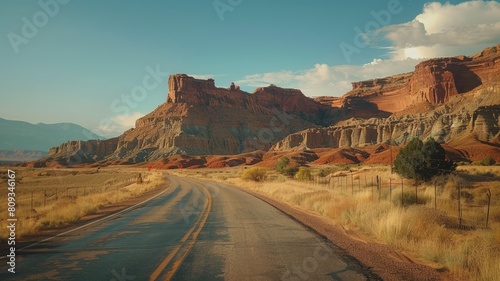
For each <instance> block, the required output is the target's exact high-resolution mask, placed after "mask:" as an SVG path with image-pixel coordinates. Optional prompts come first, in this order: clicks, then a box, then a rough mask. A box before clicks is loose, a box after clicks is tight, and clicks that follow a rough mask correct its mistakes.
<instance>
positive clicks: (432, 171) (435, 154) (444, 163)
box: [423, 137, 457, 181]
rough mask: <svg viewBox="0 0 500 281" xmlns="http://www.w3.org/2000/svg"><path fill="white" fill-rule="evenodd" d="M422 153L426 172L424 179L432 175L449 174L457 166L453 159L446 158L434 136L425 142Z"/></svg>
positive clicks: (428, 178)
mask: <svg viewBox="0 0 500 281" xmlns="http://www.w3.org/2000/svg"><path fill="white" fill-rule="evenodd" d="M424 153H425V156H426V172H425V174H424V175H423V178H424V179H425V180H426V181H428V180H430V179H431V178H432V177H434V176H437V175H444V174H449V173H451V172H452V171H455V168H456V167H457V166H456V165H455V163H453V161H450V160H447V159H446V152H445V150H444V148H443V147H442V146H441V145H440V144H439V143H438V142H437V141H435V140H434V138H432V137H431V138H429V139H428V140H427V142H425V144H424Z"/></svg>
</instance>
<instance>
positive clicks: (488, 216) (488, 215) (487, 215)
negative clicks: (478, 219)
mask: <svg viewBox="0 0 500 281" xmlns="http://www.w3.org/2000/svg"><path fill="white" fill-rule="evenodd" d="M486 196H488V211H487V212H486V228H488V221H489V219H490V205H491V190H490V189H489V188H488V190H486Z"/></svg>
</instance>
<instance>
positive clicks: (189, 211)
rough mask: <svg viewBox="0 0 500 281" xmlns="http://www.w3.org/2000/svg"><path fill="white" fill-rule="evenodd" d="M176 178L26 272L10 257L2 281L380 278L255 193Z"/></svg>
mask: <svg viewBox="0 0 500 281" xmlns="http://www.w3.org/2000/svg"><path fill="white" fill-rule="evenodd" d="M169 178H170V180H171V182H172V185H171V186H170V187H169V188H168V189H167V190H166V191H165V192H164V193H162V194H161V195H160V196H158V197H157V198H155V199H153V200H151V201H149V202H147V203H145V204H143V205H141V206H138V207H136V208H133V209H131V210H130V211H128V212H124V213H121V214H119V215H117V216H114V217H112V218H110V219H105V220H102V221H100V222H98V223H94V224H93V225H91V226H88V227H84V228H82V229H79V230H77V231H73V232H71V233H67V234H65V235H62V236H60V237H57V238H54V239H51V240H49V241H45V242H43V243H40V244H38V245H35V246H33V247H30V248H28V249H25V250H23V251H18V253H17V264H16V274H12V273H8V272H7V267H6V266H5V262H6V260H5V259H3V260H0V262H1V264H0V270H1V272H0V280H106V281H107V280H115V281H124V280H169V279H171V280H238V281H240V280H377V279H379V278H378V277H377V276H376V275H374V274H372V273H371V272H369V271H368V270H366V269H363V267H362V266H361V265H360V264H359V263H357V262H356V261H355V260H353V259H352V258H349V257H347V256H345V255H343V254H342V251H341V250H339V249H338V248H337V247H335V245H333V244H331V243H329V242H328V241H326V240H325V239H323V238H321V237H319V236H318V235H317V234H315V233H314V232H312V231H310V230H309V229H307V228H306V227H304V226H303V225H301V224H299V223H297V222H296V221H294V220H292V219H291V218H290V217H288V216H287V215H285V214H283V213H282V212H280V211H278V210H276V209H275V208H273V207H272V206H270V205H268V204H266V203H264V202H263V201H261V200H259V199H257V198H255V197H253V196H251V195H248V194H246V193H245V192H242V191H240V190H237V189H234V188H231V187H228V186H225V185H222V184H214V183H208V182H204V181H201V180H195V179H189V178H181V177H176V176H169ZM2 256H4V253H2Z"/></svg>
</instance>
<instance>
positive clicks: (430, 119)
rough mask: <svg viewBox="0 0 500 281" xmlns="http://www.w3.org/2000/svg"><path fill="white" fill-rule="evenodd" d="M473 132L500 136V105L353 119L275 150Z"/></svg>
mask: <svg viewBox="0 0 500 281" xmlns="http://www.w3.org/2000/svg"><path fill="white" fill-rule="evenodd" d="M469 136H472V137H474V138H475V139H477V140H479V141H483V142H490V143H496V142H498V141H499V140H500V105H491V106H481V107H479V108H477V109H476V110H474V111H473V112H472V113H471V112H467V111H463V112H458V113H456V112H453V113H450V112H449V108H447V107H442V108H440V109H438V110H436V111H433V112H429V113H427V114H417V115H405V116H401V117H395V116H391V117H390V118H371V119H367V120H366V119H350V120H347V121H343V122H340V123H339V124H337V125H335V126H331V127H328V128H314V129H307V130H304V131H301V132H297V133H295V134H291V135H289V136H287V137H286V138H284V139H283V140H281V141H279V142H278V143H276V144H275V145H274V146H273V147H272V148H271V150H273V151H285V150H293V149H314V148H340V147H364V146H367V145H374V144H384V143H391V144H394V145H399V144H405V143H406V142H407V141H408V140H410V139H411V138H413V137H419V138H421V139H427V138H429V137H433V138H434V139H436V140H437V141H438V142H440V143H446V142H449V141H451V140H452V139H459V138H461V137H469Z"/></svg>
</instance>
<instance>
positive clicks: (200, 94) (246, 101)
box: [49, 74, 331, 163]
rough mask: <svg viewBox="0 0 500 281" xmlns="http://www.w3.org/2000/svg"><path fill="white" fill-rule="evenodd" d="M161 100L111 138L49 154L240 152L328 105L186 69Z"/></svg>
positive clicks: (133, 157) (315, 117)
mask: <svg viewBox="0 0 500 281" xmlns="http://www.w3.org/2000/svg"><path fill="white" fill-rule="evenodd" d="M168 86H169V92H168V95H167V101H166V103H164V104H162V105H160V106H159V107H158V108H157V109H156V110H154V111H153V112H151V113H149V114H147V115H146V116H144V117H142V118H140V119H138V120H137V121H136V124H135V128H133V129H130V130H128V131H126V132H125V133H124V134H123V135H121V136H119V137H118V138H117V139H116V140H112V141H111V140H110V141H91V142H71V143H67V144H63V145H61V146H60V147H58V148H53V149H52V150H51V152H50V155H49V157H52V158H61V157H63V158H64V157H65V158H66V160H65V161H66V162H71V160H73V162H75V163H78V161H81V162H83V163H87V162H92V161H101V160H108V161H112V160H122V162H124V163H139V162H144V161H151V160H156V159H161V158H163V157H167V156H171V155H175V154H188V155H214V154H239V153H244V152H249V151H255V150H268V149H269V148H270V147H271V146H272V145H273V144H274V143H275V142H277V141H278V140H280V139H282V138H284V137H285V136H287V135H288V134H291V133H294V132H297V131H300V130H303V129H306V128H311V127H316V126H318V125H319V124H321V123H322V122H323V123H324V122H328V121H327V119H326V118H328V116H329V111H330V110H331V108H330V107H328V106H324V105H322V104H320V103H318V102H315V101H314V100H312V99H310V98H308V97H306V96H304V95H303V94H302V92H300V91H299V90H294V89H283V88H279V87H276V86H273V85H271V86H269V87H263V88H259V89H257V90H255V91H254V92H253V93H252V94H250V93H247V92H244V91H241V90H240V89H239V88H238V87H237V86H236V85H234V84H232V85H231V86H230V87H229V88H227V89H226V88H217V87H216V86H215V83H214V80H212V79H208V80H201V79H195V78H193V77H190V76H188V75H185V74H178V75H172V76H170V78H169V80H168Z"/></svg>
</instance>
